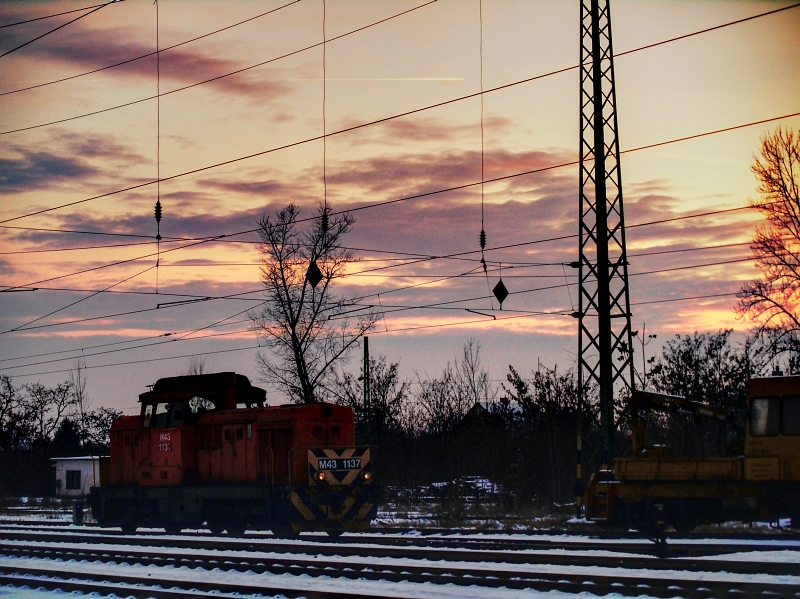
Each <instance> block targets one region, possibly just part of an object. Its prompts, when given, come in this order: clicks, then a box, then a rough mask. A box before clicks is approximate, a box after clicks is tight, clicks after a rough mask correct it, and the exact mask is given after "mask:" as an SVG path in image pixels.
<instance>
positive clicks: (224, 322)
mask: <svg viewBox="0 0 800 599" xmlns="http://www.w3.org/2000/svg"><path fill="white" fill-rule="evenodd" d="M252 309H253V306H251V307H249V308H247V310H242V311H240V312H236V313H235V314H231V315H230V316H226V317H225V318H223V319H221V320H217V321H215V322H213V323H211V324H209V325H205V326H202V327H200V328H196V329H187V330H184V331H173V332H167V333H161V334H159V335H149V336H146V337H135V338H133V339H128V340H127V341H114V342H113V343H100V344H98V345H87V346H84V347H79V348H74V349H64V350H60V351H54V352H44V353H39V354H30V355H27V356H18V357H16V358H4V359H0V362H13V361H16V360H30V359H31V358H40V357H44V356H53V355H58V354H66V353H72V352H83V351H84V350H87V349H98V348H102V347H112V346H114V345H122V344H125V343H136V342H138V341H147V340H149V339H158V338H160V337H174V336H176V335H182V337H180V338H179V340H181V339H185V338H186V337H187V336H188V335H193V334H194V333H197V332H199V331H204V330H206V329H210V328H214V327H218V326H230V325H232V324H241V323H243V322H250V319H249V318H245V319H242V320H231V321H230V322H227V321H229V320H230V319H231V318H235V317H236V316H239V315H241V314H244V313H245V312H247V311H249V310H252ZM141 347H145V346H141ZM124 349H125V348H122V350H124ZM122 350H120V351H122ZM81 355H83V353H82V354H81ZM76 357H79V356H70V357H69V358H65V359H68V360H72V359H74V358H76Z"/></svg>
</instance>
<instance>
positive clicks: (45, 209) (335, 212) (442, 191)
mask: <svg viewBox="0 0 800 599" xmlns="http://www.w3.org/2000/svg"><path fill="white" fill-rule="evenodd" d="M798 6H800V5H798ZM495 89H499V88H495ZM489 91H491V90H489ZM474 95H475V94H471V95H469V96H464V98H467V97H473V96H474ZM461 99H463V98H461ZM455 101H457V100H447V101H445V102H441V103H439V104H438V105H433V106H441V105H444V104H450V103H452V102H455ZM428 108H430V106H429V107H425V108H418V109H415V110H411V111H408V112H404V113H401V114H398V115H394V116H390V117H385V118H383V119H378V120H376V121H370V122H368V123H362V124H360V125H354V126H352V127H347V128H345V129H340V130H339V131H334V132H333V133H328V134H327V135H329V136H333V135H339V134H341V133H347V132H350V131H355V130H357V129H362V128H364V127H368V126H371V125H375V124H378V123H383V122H387V121H390V120H393V119H396V118H400V117H402V116H407V115H409V114H414V113H416V112H421V111H423V110H427V109H428ZM798 115H800V112H794V113H790V114H785V115H781V116H777V117H772V118H768V119H760V120H758V121H752V122H749V123H744V124H741V125H735V126H732V127H724V128H722V129H715V130H713V131H707V132H705V133H698V134H695V135H690V136H685V137H680V138H676V139H672V140H668V141H663V142H658V143H655V144H649V145H646V146H640V147H637V148H631V149H628V150H622V151H621V152H620V154H629V153H631V152H638V151H640V150H645V149H649V148H654V147H658V146H665V145H668V144H673V143H678V142H681V141H686V140H689V139H697V138H700V137H706V136H709V135H716V134H718V133H724V132H727V131H734V130H736V129H743V128H745V127H752V126H754V125H761V124H764V123H769V122H773V121H778V120H782V119H786V118H791V117H795V116H798ZM320 138H321V136H319V135H318V136H316V137H312V138H307V139H305V140H301V141H297V142H292V143H289V144H285V145H282V146H277V147H275V148H271V149H269V150H263V151H261V152H256V153H254V154H248V155H247V156H240V157H238V158H232V159H230V160H225V161H223V162H218V163H216V164H211V165H207V166H203V167H200V168H196V169H193V170H190V171H185V172H183V173H178V174H177V175H171V176H169V177H164V178H163V179H160V180H159V181H170V180H173V179H178V178H180V177H185V176H187V175H193V174H196V173H199V172H203V171H207V170H211V169H214V168H218V167H220V166H226V165H229V164H233V163H236V162H241V161H243V160H248V159H250V158H254V157H257V156H263V155H265V154H270V153H272V152H277V151H280V150H284V149H287V148H291V147H295V146H299V145H302V144H305V143H308V142H311V141H318V140H319V139H320ZM576 164H578V161H577V160H572V161H570V162H562V163H561V164H554V165H551V166H546V167H541V168H537V169H531V170H528V171H522V172H519V173H514V174H511V175H503V176H501V177H494V178H492V179H487V180H486V181H474V182H471V183H466V184H463V185H456V186H453V187H448V188H444V189H437V190H434V191H429V192H424V193H420V194H415V195H412V196H405V197H402V198H396V199H393V200H385V201H383V202H375V203H373V204H366V205H364V206H358V207H356V208H351V209H349V210H343V211H331V215H334V214H341V213H343V212H357V211H360V210H367V209H369V208H375V207H378V206H388V205H390V204H396V203H398V202H405V201H409V200H413V199H419V198H423V197H429V196H432V195H436V194H440V193H446V192H450V191H457V190H461V189H467V188H469V187H474V186H476V185H480V184H481V183H494V182H497V181H505V180H508V179H513V178H515V177H522V176H525V175H532V174H536V173H542V172H545V171H550V170H555V169H558V168H563V167H566V166H574V165H576ZM159 181H148V182H145V183H139V184H137V185H132V186H130V187H125V188H123V189H117V190H115V191H110V192H107V193H104V194H100V195H96V196H92V197H89V198H84V199H82V200H76V201H74V202H69V203H66V204H61V205H59V206H53V207H51V208H43V209H41V210H37V211H34V212H29V213H28V214H22V215H20V216H15V217H12V218H7V219H5V220H2V221H0V225H3V224H5V223H8V222H12V221H15V220H20V219H23V218H28V217H30V216H36V215H38V214H43V213H45V212H52V211H54V210H60V209H61V208H67V207H70V206H75V205H77V204H83V203H84V202H89V201H92V200H98V199H101V198H105V197H109V196H112V195H116V194H119V193H123V192H125V191H131V190H132V189H139V188H142V187H147V186H149V185H152V184H154V183H157V182H159ZM733 210H734V209H731V210H728V211H733ZM312 219H313V217H310V218H304V219H298V220H297V221H296V222H298V223H299V222H305V221H307V220H312ZM665 222H666V221H665ZM634 226H635V225H634ZM629 228H630V227H629ZM256 231H258V229H247V230H246V231H240V232H238V233H231V234H228V235H220V236H219V238H221V237H232V236H238V235H244V234H247V233H254V232H256Z"/></svg>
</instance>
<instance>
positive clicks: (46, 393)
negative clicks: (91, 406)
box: [21, 381, 76, 444]
mask: <svg viewBox="0 0 800 599" xmlns="http://www.w3.org/2000/svg"><path fill="white" fill-rule="evenodd" d="M24 390H25V397H23V398H22V400H21V403H22V406H23V409H24V411H25V419H26V420H28V421H29V422H30V423H31V428H32V431H31V432H32V439H31V441H32V443H34V444H37V443H38V444H42V443H48V442H49V441H50V440H51V439H52V438H53V433H55V431H56V429H57V428H58V426H59V424H61V421H62V420H63V419H64V417H65V416H67V414H69V413H70V410H72V409H74V408H75V406H76V399H75V394H74V393H73V389H72V384H71V383H70V382H69V381H67V382H65V383H61V384H59V385H56V386H55V387H53V388H52V389H51V388H49V387H45V386H44V385H42V384H41V383H30V384H27V385H25V387H24Z"/></svg>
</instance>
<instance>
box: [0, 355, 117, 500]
mask: <svg viewBox="0 0 800 599" xmlns="http://www.w3.org/2000/svg"><path fill="white" fill-rule="evenodd" d="M121 415H122V412H120V411H118V410H115V409H113V408H107V407H103V406H101V407H98V408H92V407H91V402H90V401H89V399H88V396H87V393H86V377H85V374H84V372H83V368H82V367H81V366H80V365H79V366H77V367H76V368H75V369H74V370H73V371H72V372H71V373H70V376H69V378H68V379H67V380H66V381H64V382H63V383H59V384H57V385H55V386H54V387H47V386H45V385H43V384H42V383H39V382H36V383H27V384H25V385H20V386H15V385H14V382H13V380H12V378H11V377H10V376H8V375H5V374H3V375H0V495H2V496H20V495H33V496H50V495H52V494H53V492H54V487H53V476H52V471H51V467H50V458H52V457H58V456H75V455H91V454H95V455H96V454H107V453H108V445H109V431H110V429H111V423H112V422H113V421H114V419H116V418H118V417H119V416H121Z"/></svg>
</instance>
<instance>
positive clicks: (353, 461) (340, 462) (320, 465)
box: [317, 458, 361, 470]
mask: <svg viewBox="0 0 800 599" xmlns="http://www.w3.org/2000/svg"><path fill="white" fill-rule="evenodd" d="M357 468H361V458H325V459H320V460H317V470H355V469H357Z"/></svg>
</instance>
